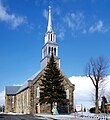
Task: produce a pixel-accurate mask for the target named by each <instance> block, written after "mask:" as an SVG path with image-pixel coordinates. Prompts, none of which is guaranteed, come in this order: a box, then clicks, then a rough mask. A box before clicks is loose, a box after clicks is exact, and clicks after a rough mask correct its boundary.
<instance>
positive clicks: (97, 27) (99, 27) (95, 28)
mask: <svg viewBox="0 0 110 120" xmlns="http://www.w3.org/2000/svg"><path fill="white" fill-rule="evenodd" d="M107 31H108V28H106V27H105V26H104V22H103V21H102V20H99V21H98V22H95V24H94V25H92V26H91V27H90V28H89V32H91V33H94V32H107Z"/></svg>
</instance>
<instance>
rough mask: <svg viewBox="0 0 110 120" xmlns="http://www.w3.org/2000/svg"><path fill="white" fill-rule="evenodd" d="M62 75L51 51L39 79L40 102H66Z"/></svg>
mask: <svg viewBox="0 0 110 120" xmlns="http://www.w3.org/2000/svg"><path fill="white" fill-rule="evenodd" d="M63 79H64V77H63V76H62V74H61V72H60V70H59V68H58V67H57V63H56V61H55V59H54V55H53V52H52V55H51V58H50V60H49V62H48V64H47V67H46V69H45V71H44V74H43V78H42V79H41V88H40V103H48V104H50V105H51V110H52V107H53V106H52V104H53V103H55V102H57V103H58V104H60V105H61V104H65V103H66V92H65V89H64V85H63V84H62V82H63Z"/></svg>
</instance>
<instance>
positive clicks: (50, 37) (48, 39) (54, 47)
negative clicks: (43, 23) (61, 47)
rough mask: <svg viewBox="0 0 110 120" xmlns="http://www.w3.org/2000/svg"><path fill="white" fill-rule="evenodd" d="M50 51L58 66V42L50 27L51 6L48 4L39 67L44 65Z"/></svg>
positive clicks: (42, 67)
mask: <svg viewBox="0 0 110 120" xmlns="http://www.w3.org/2000/svg"><path fill="white" fill-rule="evenodd" d="M52 52H53V54H54V58H55V59H56V61H57V63H58V67H60V59H59V58H58V44H57V42H56V34H55V32H54V31H53V29H52V15H51V7H50V6H49V13H48V25H47V32H46V34H45V43H44V46H43V48H42V60H41V69H44V68H45V67H46V65H47V62H48V61H49V59H50V56H51V53H52Z"/></svg>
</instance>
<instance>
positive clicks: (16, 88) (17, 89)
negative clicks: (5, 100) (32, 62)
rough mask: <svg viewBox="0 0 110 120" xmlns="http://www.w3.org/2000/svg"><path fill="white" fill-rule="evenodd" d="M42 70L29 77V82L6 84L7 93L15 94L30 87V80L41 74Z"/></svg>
mask: <svg viewBox="0 0 110 120" xmlns="http://www.w3.org/2000/svg"><path fill="white" fill-rule="evenodd" d="M40 72H41V70H39V71H38V72H36V73H35V74H34V75H33V76H32V77H30V78H29V79H27V82H26V83H25V84H24V85H22V86H6V87H5V91H6V94H7V95H15V94H17V93H19V92H21V91H23V90H24V89H26V88H28V81H29V80H33V79H34V78H35V77H37V76H38V75H39V73H40Z"/></svg>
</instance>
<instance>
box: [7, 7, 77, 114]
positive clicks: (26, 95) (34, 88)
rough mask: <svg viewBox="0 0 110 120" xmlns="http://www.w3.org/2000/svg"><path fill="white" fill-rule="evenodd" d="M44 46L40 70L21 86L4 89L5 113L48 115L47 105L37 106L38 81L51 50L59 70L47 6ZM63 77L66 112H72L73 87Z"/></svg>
mask: <svg viewBox="0 0 110 120" xmlns="http://www.w3.org/2000/svg"><path fill="white" fill-rule="evenodd" d="M44 41H45V42H44V46H43V48H42V59H41V61H40V64H41V68H40V70H39V71H38V72H37V73H35V74H34V75H33V76H32V77H30V78H29V79H28V80H27V82H26V83H25V84H24V85H23V86H6V87H5V112H6V113H8V112H16V113H25V114H32V113H50V105H49V104H42V105H41V104H39V98H40V79H41V77H42V75H43V73H44V69H45V67H46V65H47V62H48V61H49V59H50V56H51V51H52V50H53V54H54V58H55V60H56V62H57V64H58V67H59V69H60V59H59V57H58V44H57V42H56V33H55V32H54V31H53V29H52V16H51V7H50V6H49V14H48V26H47V32H46V34H45V39H44ZM60 70H61V69H60ZM61 73H62V75H63V76H64V81H63V84H64V87H65V91H66V98H67V100H68V112H69V111H72V110H73V106H74V89H75V86H74V85H73V84H72V83H71V82H70V81H69V79H68V78H67V77H66V76H65V75H64V74H63V72H62V71H61Z"/></svg>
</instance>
